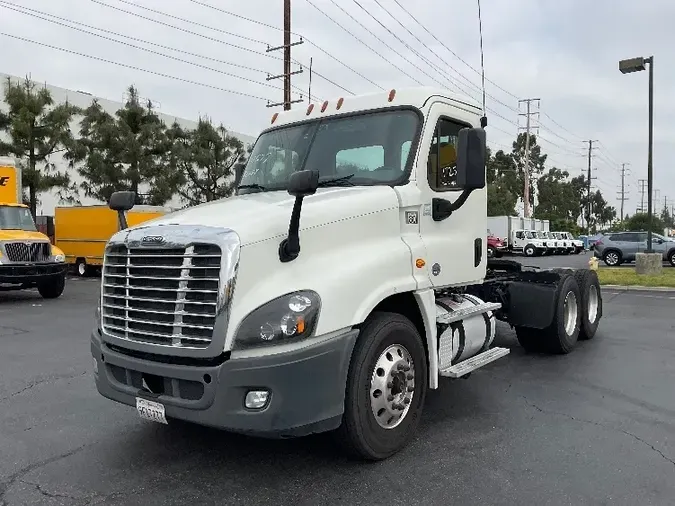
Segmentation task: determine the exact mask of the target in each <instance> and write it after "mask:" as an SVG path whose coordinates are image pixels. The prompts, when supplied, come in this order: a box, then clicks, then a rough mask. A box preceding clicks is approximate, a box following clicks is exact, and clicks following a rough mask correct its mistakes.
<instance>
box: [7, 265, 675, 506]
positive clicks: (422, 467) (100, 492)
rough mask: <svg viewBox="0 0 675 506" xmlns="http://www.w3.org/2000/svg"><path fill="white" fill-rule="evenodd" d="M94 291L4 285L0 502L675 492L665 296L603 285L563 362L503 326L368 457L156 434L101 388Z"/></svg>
mask: <svg viewBox="0 0 675 506" xmlns="http://www.w3.org/2000/svg"><path fill="white" fill-rule="evenodd" d="M560 258H561V257H551V258H538V259H534V261H535V262H541V261H544V262H549V261H555V260H559V259H560ZM569 258H572V259H574V260H575V261H576V259H579V261H580V262H581V264H582V265H580V266H585V265H586V263H587V262H588V258H589V255H588V254H586V255H580V256H578V257H569ZM527 263H530V262H529V261H528V262H527ZM564 265H567V264H559V265H550V266H564ZM97 290H98V284H97V282H96V280H94V279H83V280H80V279H73V280H70V281H69V283H68V286H67V288H66V292H65V293H64V295H63V296H62V297H61V298H60V299H58V300H54V301H43V300H42V299H41V298H40V297H39V296H38V295H37V293H33V292H24V293H22V292H9V293H0V455H1V458H0V505H2V506H10V505H11V506H14V505H35V506H39V505H85V504H105V505H136V504H138V505H144V506H149V505H186V504H189V505H201V504H205V505H211V504H227V505H230V504H232V505H258V504H260V505H282V504H293V505H316V504H331V505H332V504H346V505H361V504H363V505H380V504H387V505H396V504H406V505H409V504H425V505H431V504H446V505H450V504H457V505H464V504H467V505H468V504H490V505H521V504H522V505H529V504H533V505H534V504H536V505H586V504H598V505H600V504H603V505H606V504H611V505H631V506H634V505H636V504H645V505H646V504H651V505H672V504H674V503H675V479H674V478H675V441H674V440H673V437H674V436H675V395H673V385H674V384H675V318H674V317H673V311H674V310H675V293H670V294H669V293H658V294H657V293H640V292H630V293H629V292H617V291H613V292H609V291H606V292H605V293H604V298H605V306H604V307H605V309H604V318H603V320H602V322H601V325H600V329H599V331H598V334H597V335H596V337H595V339H593V340H592V341H589V342H585V343H582V344H580V345H579V346H578V348H577V349H576V350H575V351H574V352H573V353H571V354H570V355H567V356H556V357H552V356H542V355H528V354H525V353H524V352H523V351H522V349H521V348H520V347H519V345H518V343H517V341H516V340H515V337H514V335H513V334H512V332H511V331H510V330H509V329H508V327H506V326H500V328H499V331H498V337H497V340H498V344H500V345H502V346H508V347H510V348H511V350H512V351H511V354H510V355H509V356H508V357H506V358H505V359H502V360H500V361H498V362H496V363H494V364H492V365H490V366H489V367H486V368H485V369H481V370H478V371H476V372H475V373H474V374H472V375H471V377H470V378H468V379H466V380H456V381H442V384H441V388H440V389H439V390H437V391H432V392H430V395H429V396H428V401H427V404H426V407H425V412H424V414H423V423H422V426H421V427H420V430H419V432H418V436H417V438H416V440H415V441H414V442H413V444H411V445H410V446H409V447H408V448H407V449H406V450H404V451H403V452H401V453H400V454H398V455H396V456H395V457H393V458H392V459H390V460H388V461H385V462H381V463H377V464H363V463H359V462H353V461H350V460H347V459H345V458H344V457H342V456H341V455H340V453H339V452H338V450H337V449H336V447H335V446H334V445H333V443H332V440H331V439H330V437H328V436H325V435H324V436H314V437H309V438H304V439H296V440H285V441H269V440H258V439H251V438H247V437H243V436H236V435H231V434H227V433H223V432H219V431H215V430H210V429H204V428H201V427H197V426H189V425H185V424H178V425H170V426H168V427H167V426H162V425H155V424H152V423H151V422H144V421H141V420H140V419H139V418H138V417H137V415H136V413H135V411H134V410H133V409H132V408H129V407H126V406H121V405H117V404H115V403H113V402H111V401H108V400H106V399H103V398H102V397H100V396H99V395H98V393H97V392H96V389H95V386H94V382H93V377H92V371H91V357H90V352H89V331H90V327H91V325H92V317H93V312H94V301H95V298H96V296H97Z"/></svg>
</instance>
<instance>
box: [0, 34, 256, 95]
mask: <svg viewBox="0 0 675 506" xmlns="http://www.w3.org/2000/svg"><path fill="white" fill-rule="evenodd" d="M0 35H4V36H5V37H11V38H13V39H17V40H21V41H23V42H30V43H31V44H36V45H38V46H42V47H47V48H49V49H54V50H56V51H61V52H64V53H69V54H74V55H76V56H81V57H83V58H89V59H91V60H96V61H100V62H103V63H108V64H110V65H117V66H118V67H124V68H128V69H131V70H138V71H140V72H146V73H148V74H153V75H155V76H159V77H164V78H166V79H173V80H176V81H181V82H184V83H187V84H194V85H196V86H202V87H204V88H211V89H213V90H218V91H222V92H225V93H232V94H234V95H240V96H242V97H249V98H255V99H257V100H264V101H269V99H267V98H265V97H261V96H258V95H253V94H251V93H245V92H243V91H235V90H229V89H226V88H221V87H219V86H213V85H211V84H206V83H202V82H199V81H192V80H190V79H184V78H182V77H177V76H172V75H169V74H164V73H162V72H157V71H154V70H149V69H144V68H142V67H136V66H134V65H129V64H127V63H121V62H116V61H113V60H108V59H106V58H101V57H98V56H93V55H90V54H86V53H80V52H78V51H73V50H71V49H66V48H63V47H58V46H52V45H51V44H47V43H45V42H39V41H36V40H31V39H26V38H24V37H19V36H18V35H13V34H11V33H5V32H0Z"/></svg>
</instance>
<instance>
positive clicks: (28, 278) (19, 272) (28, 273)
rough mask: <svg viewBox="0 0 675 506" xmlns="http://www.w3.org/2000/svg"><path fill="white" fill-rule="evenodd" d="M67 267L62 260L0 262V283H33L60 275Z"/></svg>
mask: <svg viewBox="0 0 675 506" xmlns="http://www.w3.org/2000/svg"><path fill="white" fill-rule="evenodd" d="M67 268H68V265H67V264H66V263H64V262H48V263H34V264H28V263H26V264H19V263H12V264H0V283H11V284H34V283H37V282H39V281H43V280H45V279H49V278H52V277H57V276H61V275H63V274H65V272H66V269H67Z"/></svg>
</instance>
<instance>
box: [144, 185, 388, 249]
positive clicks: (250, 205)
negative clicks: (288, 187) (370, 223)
mask: <svg viewBox="0 0 675 506" xmlns="http://www.w3.org/2000/svg"><path fill="white" fill-rule="evenodd" d="M294 203H295V197H292V196H291V195H289V194H288V193H287V192H285V191H274V192H260V193H249V194H247V195H239V196H235V197H230V198H227V199H221V200H216V201H213V202H209V203H207V204H201V205H199V206H195V207H191V208H188V209H185V210H182V211H177V212H175V213H171V214H168V215H166V216H163V217H161V218H157V219H154V220H152V221H148V222H145V223H143V224H141V225H139V226H136V227H132V228H133V229H142V228H145V227H148V226H157V225H195V226H212V227H224V228H230V229H232V230H234V231H236V232H237V234H238V235H239V239H240V240H241V245H242V246H246V245H247V244H251V243H255V242H259V241H264V240H267V239H271V238H274V237H284V236H286V235H287V234H288V225H289V222H290V218H291V212H292V210H293V204H294ZM397 207H398V196H397V194H396V192H395V190H394V189H392V188H391V187H389V186H355V187H339V188H320V189H318V190H317V192H316V193H315V194H314V195H309V196H307V197H305V199H304V200H303V202H302V213H301V215H300V230H303V229H308V228H315V227H320V226H324V225H328V224H329V223H331V222H336V221H342V220H348V219H353V218H358V217H359V216H363V215H365V214H369V213H374V212H379V211H385V210H389V209H392V208H397Z"/></svg>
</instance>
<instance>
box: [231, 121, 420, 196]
mask: <svg viewBox="0 0 675 506" xmlns="http://www.w3.org/2000/svg"><path fill="white" fill-rule="evenodd" d="M419 124H420V120H419V116H418V114H417V113H416V112H415V111H413V110H400V109H399V110H394V111H381V112H373V113H368V114H358V115H353V116H346V117H337V118H330V117H328V118H322V119H319V120H316V121H309V122H306V123H301V124H294V125H289V126H284V127H280V128H277V129H274V130H270V131H268V132H266V133H263V134H262V135H261V136H260V137H259V138H258V140H257V142H256V143H255V147H254V148H253V151H252V153H251V156H250V157H249V161H248V163H247V165H246V168H245V169H244V173H243V175H242V179H241V182H240V184H239V188H240V193H249V192H251V191H274V190H284V189H286V182H287V181H288V178H289V176H290V175H291V173H293V172H295V171H300V170H318V171H319V181H320V182H323V183H324V184H322V186H329V185H330V184H331V181H332V180H334V179H337V178H343V179H342V180H340V181H335V182H334V183H335V185H338V184H340V185H350V186H351V185H375V184H387V185H389V184H395V183H396V182H398V181H401V180H402V179H403V176H404V174H405V172H406V170H407V169H408V168H409V165H410V163H411V156H410V148H411V146H412V143H413V141H414V140H415V137H416V135H417V132H418V130H419Z"/></svg>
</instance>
